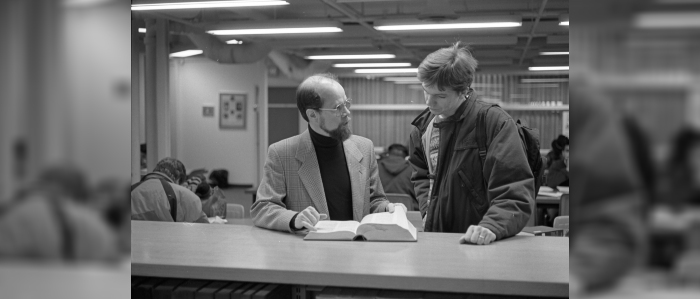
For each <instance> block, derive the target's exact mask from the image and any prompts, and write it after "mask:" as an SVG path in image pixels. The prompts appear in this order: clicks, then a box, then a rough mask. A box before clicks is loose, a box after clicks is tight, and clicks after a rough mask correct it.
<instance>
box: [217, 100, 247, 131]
mask: <svg viewBox="0 0 700 299" xmlns="http://www.w3.org/2000/svg"><path fill="white" fill-rule="evenodd" d="M247 100H248V95H247V94H245V93H220V94H219V111H220V112H219V128H220V129H245V124H246V111H247V110H246V102H247Z"/></svg>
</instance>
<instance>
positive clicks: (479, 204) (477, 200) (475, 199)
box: [457, 170, 489, 215]
mask: <svg viewBox="0 0 700 299" xmlns="http://www.w3.org/2000/svg"><path fill="white" fill-rule="evenodd" d="M457 174H458V175H459V178H460V180H461V181H462V185H463V186H462V187H463V188H465V189H467V190H468V191H469V194H471V200H469V205H471V207H472V208H473V209H474V210H476V211H477V212H478V213H479V214H480V215H481V214H483V213H484V211H485V210H486V209H487V208H488V207H489V205H488V202H487V200H486V199H485V198H484V197H483V196H481V194H479V192H477V191H476V189H475V186H474V185H473V184H472V182H471V180H469V178H468V177H467V175H466V174H464V172H463V171H462V170H459V171H458V172H457Z"/></svg>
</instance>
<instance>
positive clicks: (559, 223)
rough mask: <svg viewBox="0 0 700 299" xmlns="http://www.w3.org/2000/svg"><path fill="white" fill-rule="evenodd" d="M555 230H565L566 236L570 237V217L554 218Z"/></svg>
mask: <svg viewBox="0 0 700 299" xmlns="http://www.w3.org/2000/svg"><path fill="white" fill-rule="evenodd" d="M553 227H554V228H556V229H562V230H564V236H565V237H568V236H569V216H559V217H557V218H554V225H553Z"/></svg>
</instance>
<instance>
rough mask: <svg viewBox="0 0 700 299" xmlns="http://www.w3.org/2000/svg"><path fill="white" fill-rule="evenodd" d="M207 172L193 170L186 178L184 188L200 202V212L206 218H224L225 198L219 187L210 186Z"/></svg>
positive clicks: (204, 170)
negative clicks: (192, 193)
mask: <svg viewBox="0 0 700 299" xmlns="http://www.w3.org/2000/svg"><path fill="white" fill-rule="evenodd" d="M207 172H208V171H207V170H206V169H197V170H193V171H192V172H191V173H190V175H189V176H188V177H187V182H186V183H185V186H186V187H187V189H190V191H192V192H194V194H195V195H197V197H199V199H200V200H201V201H202V212H204V214H206V215H207V217H209V218H212V217H216V216H219V217H220V218H226V196H224V193H223V192H221V189H219V187H216V186H212V185H210V182H209V181H207V177H206V174H207Z"/></svg>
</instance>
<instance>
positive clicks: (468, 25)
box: [374, 22, 522, 31]
mask: <svg viewBox="0 0 700 299" xmlns="http://www.w3.org/2000/svg"><path fill="white" fill-rule="evenodd" d="M521 25H522V23H521V22H484V23H447V24H443V23H441V24H413V25H385V26H374V29H377V30H382V31H399V30H445V29H479V28H509V27H520V26H521Z"/></svg>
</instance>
